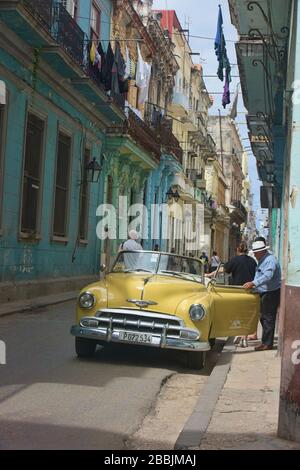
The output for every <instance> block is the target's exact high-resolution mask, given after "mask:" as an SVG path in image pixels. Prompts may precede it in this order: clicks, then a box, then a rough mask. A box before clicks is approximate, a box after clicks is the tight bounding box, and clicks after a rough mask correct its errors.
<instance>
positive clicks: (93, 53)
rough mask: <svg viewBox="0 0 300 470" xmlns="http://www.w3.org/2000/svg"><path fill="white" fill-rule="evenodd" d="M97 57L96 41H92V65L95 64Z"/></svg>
mask: <svg viewBox="0 0 300 470" xmlns="http://www.w3.org/2000/svg"><path fill="white" fill-rule="evenodd" d="M95 59H96V46H95V43H94V41H92V44H91V49H90V61H91V64H92V65H95Z"/></svg>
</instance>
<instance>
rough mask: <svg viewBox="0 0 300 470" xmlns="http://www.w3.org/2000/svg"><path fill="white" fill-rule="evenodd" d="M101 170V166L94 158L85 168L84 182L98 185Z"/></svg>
mask: <svg viewBox="0 0 300 470" xmlns="http://www.w3.org/2000/svg"><path fill="white" fill-rule="evenodd" d="M101 169H102V168H101V166H100V165H99V163H98V162H97V161H96V158H95V157H94V158H93V160H92V161H91V162H90V163H88V164H87V165H86V167H85V174H86V181H87V182H88V183H98V181H99V177H100V173H101Z"/></svg>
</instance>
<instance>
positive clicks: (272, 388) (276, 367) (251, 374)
mask: <svg viewBox="0 0 300 470" xmlns="http://www.w3.org/2000/svg"><path fill="white" fill-rule="evenodd" d="M259 343H260V342H259V341H252V342H249V347H248V348H240V347H236V346H233V345H232V344H229V345H227V346H225V348H224V350H223V353H222V356H221V357H220V360H219V362H218V364H217V366H216V367H215V369H214V371H213V372H212V374H211V376H210V378H209V380H208V382H207V384H206V386H205V388H204V389H203V391H202V394H201V396H200V398H199V401H198V403H197V405H196V408H195V409H194V412H193V414H192V415H191V417H190V419H189V421H188V422H187V423H186V425H185V427H184V429H183V431H182V433H181V435H180V436H179V439H178V441H177V445H176V447H175V448H181V449H199V450H221V449H232V450H238V449H239V450H242V449H245V450H246V449H247V450H293V449H295V450H296V449H298V450H299V449H300V443H299V444H297V443H293V442H291V441H286V440H283V439H279V438H277V424H278V409H279V387H280V367H281V360H280V357H279V356H278V355H277V350H276V349H274V350H271V351H261V352H257V351H254V347H255V346H256V345H258V344H259Z"/></svg>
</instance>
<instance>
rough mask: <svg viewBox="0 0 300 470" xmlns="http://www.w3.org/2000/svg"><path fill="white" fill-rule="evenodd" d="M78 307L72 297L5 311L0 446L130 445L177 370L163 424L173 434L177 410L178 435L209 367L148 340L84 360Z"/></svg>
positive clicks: (1, 329) (1, 326)
mask: <svg viewBox="0 0 300 470" xmlns="http://www.w3.org/2000/svg"><path fill="white" fill-rule="evenodd" d="M74 308H75V302H68V303H64V304H60V305H56V306H52V307H49V308H47V309H43V310H38V311H36V312H32V313H20V314H15V315H12V316H7V317H3V318H1V320H0V337H1V338H2V339H3V340H4V341H5V342H6V345H7V365H6V366H4V367H3V366H2V367H1V388H0V448H1V449H32V448H34V449H54V448H55V449H107V450H109V449H115V450H117V449H118V450H121V449H125V448H128V446H129V448H130V438H131V436H132V435H133V434H134V433H135V432H136V431H137V430H138V428H139V427H140V426H141V424H142V422H143V419H144V418H145V417H146V416H147V415H148V413H149V412H150V411H151V410H152V411H153V407H154V406H155V403H156V397H157V395H158V393H159V391H160V389H161V387H162V385H163V384H164V383H165V381H166V380H167V379H168V378H169V377H171V376H173V377H172V380H173V382H172V384H173V385H171V388H169V392H170V390H171V391H172V393H171V394H170V393H169V395H168V398H169V401H168V407H167V408H168V409H165V410H164V411H163V413H161V414H160V420H159V428H160V429H156V431H157V433H160V432H161V435H162V436H163V435H165V434H166V433H165V429H166V422H165V420H168V414H169V415H171V417H172V426H171V427H170V432H172V433H173V437H172V436H171V437H170V439H171V441H172V439H173V441H174V442H175V440H176V438H177V436H178V434H179V432H180V429H181V427H182V426H183V425H184V423H185V421H186V420H187V419H188V417H189V414H190V413H191V412H192V410H193V407H194V405H195V403H196V400H197V397H198V394H199V390H200V389H201V387H202V386H203V384H204V383H205V381H206V379H207V376H208V370H207V369H204V370H203V371H201V373H200V372H197V371H190V370H187V369H185V368H184V357H183V356H182V355H181V356H180V355H178V353H175V354H174V353H173V352H171V351H158V350H153V349H148V348H145V349H144V348H141V347H139V348H135V347H132V348H131V347H127V348H124V347H122V348H121V347H119V346H115V347H108V348H107V349H106V350H105V351H101V350H99V351H97V354H96V357H95V359H93V360H89V361H84V360H79V359H78V358H77V357H76V356H75V351H74V339H73V338H72V337H71V335H70V334H69V329H70V325H71V324H72V322H73V316H74ZM208 363H209V360H208ZM208 367H209V366H208ZM174 387H175V388H174ZM181 389H182V390H181ZM182 392H185V393H182ZM174 399H177V400H179V401H178V404H177V402H174ZM180 405H181V406H180ZM174 406H175V407H176V409H177V410H178V413H174ZM164 414H165V420H164V416H163V415H164ZM157 435H159V434H157ZM164 438H166V436H164ZM128 440H129V444H126V441H128ZM144 445H147V443H144Z"/></svg>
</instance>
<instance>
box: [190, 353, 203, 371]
mask: <svg viewBox="0 0 300 470" xmlns="http://www.w3.org/2000/svg"><path fill="white" fill-rule="evenodd" d="M205 357H206V352H205V351H201V352H199V351H197V352H190V351H189V352H188V353H187V366H188V368H189V369H196V370H200V369H203V367H204V365H205Z"/></svg>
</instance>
